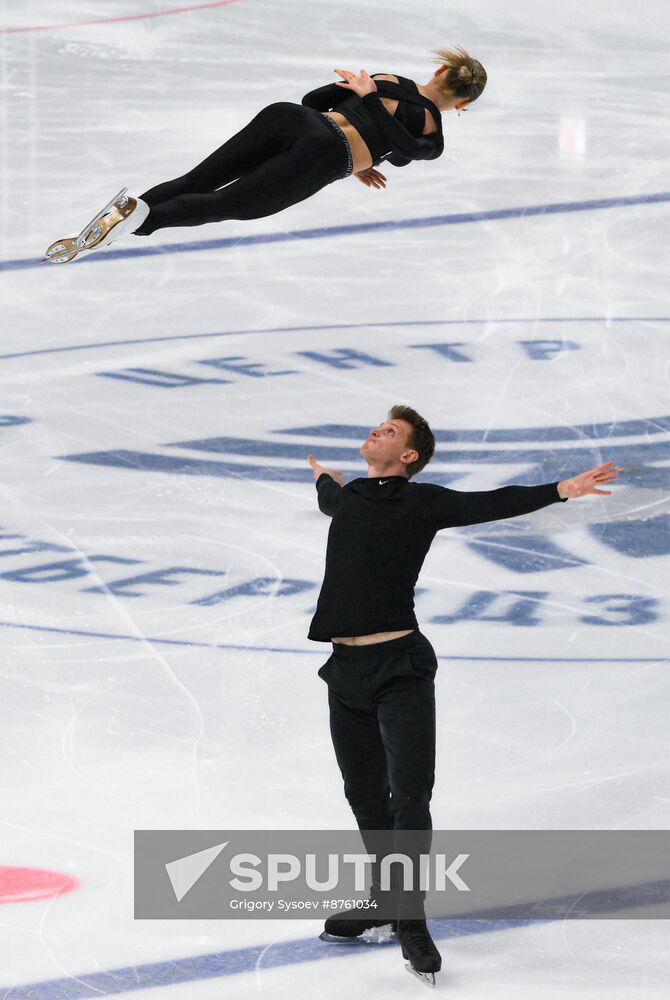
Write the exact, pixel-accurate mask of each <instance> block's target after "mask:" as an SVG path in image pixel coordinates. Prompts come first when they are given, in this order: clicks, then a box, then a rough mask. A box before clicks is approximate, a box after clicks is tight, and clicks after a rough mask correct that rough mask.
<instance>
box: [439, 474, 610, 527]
mask: <svg viewBox="0 0 670 1000" xmlns="http://www.w3.org/2000/svg"><path fill="white" fill-rule="evenodd" d="M618 472H619V469H617V468H615V467H614V464H613V463H612V462H605V464H604V465H599V466H597V468H595V469H589V471H588V472H582V473H580V474H579V475H578V476H573V477H572V478H571V479H563V480H561V481H560V482H558V483H546V484H544V485H542V486H503V487H501V488H500V489H498V490H484V491H483V492H478V493H465V492H462V491H459V490H450V489H447V488H443V489H440V492H439V493H438V494H437V496H436V497H435V499H433V500H432V501H431V502H429V503H428V505H427V507H426V510H425V517H426V520H428V521H429V522H430V523H431V525H432V526H433V527H435V528H436V530H438V531H439V529H440V528H452V527H458V526H462V525H465V524H481V523H483V522H485V521H499V520H503V519H504V518H507V517H519V516H520V515H522V514H530V513H532V512H533V511H535V510H540V509H541V508H542V507H547V506H548V505H549V504H552V503H556V502H558V501H560V500H573V499H576V498H577V497H583V496H588V495H589V494H591V493H593V494H597V495H599V496H609V495H610V494H611V492H612V491H611V490H603V489H600V488H599V487H601V486H603V485H604V484H605V483H610V482H613V481H614V480H615V479H616V478H617V473H618Z"/></svg>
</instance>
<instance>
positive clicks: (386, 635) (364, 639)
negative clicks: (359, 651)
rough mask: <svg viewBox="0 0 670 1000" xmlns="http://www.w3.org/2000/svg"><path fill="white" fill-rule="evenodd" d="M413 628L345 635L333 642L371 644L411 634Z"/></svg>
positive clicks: (348, 644)
mask: <svg viewBox="0 0 670 1000" xmlns="http://www.w3.org/2000/svg"><path fill="white" fill-rule="evenodd" d="M414 631H415V629H413V628H405V629H403V630H402V631H401V632H373V633H372V635H343V636H340V637H339V638H338V639H331V640H330V641H331V642H341V643H344V645H345V646H371V645H372V643H373V642H388V640H389V639H399V638H400V636H401V635H409V634H410V632H414Z"/></svg>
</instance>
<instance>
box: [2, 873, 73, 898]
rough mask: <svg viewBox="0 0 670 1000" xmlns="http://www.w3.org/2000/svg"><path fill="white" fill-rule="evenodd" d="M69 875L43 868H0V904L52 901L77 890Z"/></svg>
mask: <svg viewBox="0 0 670 1000" xmlns="http://www.w3.org/2000/svg"><path fill="white" fill-rule="evenodd" d="M78 886H79V883H78V882H77V880H76V878H73V877H72V876H71V875H63V873H62V872H51V871H48V870H47V869H45V868H2V867H0V903H28V902H32V901H33V900H36V899H53V898H54V897H55V896H62V895H64V893H66V892H72V890H73V889H76V888H78Z"/></svg>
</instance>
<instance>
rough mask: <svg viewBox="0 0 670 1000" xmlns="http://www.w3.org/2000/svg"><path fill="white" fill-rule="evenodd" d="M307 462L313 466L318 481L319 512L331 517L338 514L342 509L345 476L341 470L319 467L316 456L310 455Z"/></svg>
mask: <svg viewBox="0 0 670 1000" xmlns="http://www.w3.org/2000/svg"><path fill="white" fill-rule="evenodd" d="M307 461H308V462H309V464H310V465H311V466H312V472H313V473H314V479H315V480H316V491H317V493H318V495H319V510H320V511H321V512H322V513H323V514H328V515H329V516H330V517H332V516H333V514H337V512H338V510H339V509H340V504H341V502H342V497H341V496H340V490H341V489H342V487H343V486H344V476H343V475H342V473H341V472H340V471H339V469H326V468H325V466H323V465H319V463H318V462H317V460H316V459H315V458H314V455H312V454H309V455H308V456H307Z"/></svg>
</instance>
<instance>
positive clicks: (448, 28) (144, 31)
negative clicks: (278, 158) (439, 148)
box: [0, 0, 670, 1000]
mask: <svg viewBox="0 0 670 1000" xmlns="http://www.w3.org/2000/svg"><path fill="white" fill-rule="evenodd" d="M0 9H1V11H2V18H1V24H0V46H1V51H2V62H1V70H0V71H1V73H2V83H3V88H2V115H3V122H2V132H1V138H0V143H1V147H0V148H1V150H2V181H3V183H2V230H3V232H2V251H1V253H0V258H1V259H0V287H1V289H2V293H1V294H2V341H1V347H0V385H1V396H0V399H1V404H0V445H1V447H2V470H3V475H2V480H1V481H2V514H1V522H0V523H1V529H0V600H1V602H2V607H1V610H0V627H1V629H2V661H1V662H2V666H1V688H0V699H1V703H2V709H1V713H2V725H1V726H0V757H1V760H2V765H1V767H2V773H1V775H0V787H1V788H2V811H1V813H0V823H1V827H0V829H1V835H2V839H1V845H2V847H1V851H0V866H4V867H5V868H19V869H20V868H26V869H48V870H50V871H55V872H58V873H61V874H64V875H67V876H70V877H72V878H74V879H75V880H76V883H77V887H76V888H75V889H74V891H71V892H69V893H67V894H65V895H60V896H58V897H56V898H49V899H42V900H40V899H33V900H30V899H27V898H25V897H21V896H20V894H19V895H15V896H14V897H12V895H11V892H8V890H7V881H6V880H5V883H4V885H5V896H4V899H3V900H2V902H3V905H2V906H0V939H1V944H0V956H1V957H0V997H2V998H3V1000H10V998H11V1000H19V998H21V1000H23V998H25V1000H27V998H39V1000H70V998H75V997H93V996H96V997H98V996H107V995H117V994H118V995H122V994H124V993H129V994H130V993H133V994H134V996H135V997H136V998H137V1000H140V998H142V1000H143V998H145V997H146V998H147V1000H150V998H153V997H161V1000H162V998H165V1000H187V998H188V1000H214V998H216V1000H218V998H220V997H235V998H236V1000H244V998H263V1000H280V998H292V1000H295V998H297V997H300V998H303V997H320V998H333V1000H335V998H338V1000H340V998H342V997H347V998H350V997H351V998H358V997H366V996H369V995H371V994H372V993H374V992H376V993H378V995H380V996H384V997H392V998H397V997H406V996H413V995H415V994H416V995H417V996H418V995H419V994H420V993H421V991H422V989H423V987H422V986H421V984H420V983H418V982H417V981H416V980H413V979H411V978H410V977H409V976H407V975H406V974H405V972H404V971H403V962H402V959H401V957H400V952H399V949H398V947H397V945H389V946H379V947H370V948H369V949H365V948H359V949H354V950H353V951H352V950H351V949H344V950H339V951H337V950H335V949H333V948H332V947H331V949H330V950H329V949H328V946H326V945H323V944H322V943H321V942H319V941H318V938H317V935H318V932H319V930H320V928H321V924H320V923H318V922H315V921H303V920H296V921H290V922H289V921H255V920H246V921H242V920H239V921H214V922H212V921H201V922H198V921H164V922H160V921H142V922H140V921H137V922H136V921H134V920H133V917H132V843H133V830H134V829H152V828H155V829H161V828H166V829H172V828H174V829H180V828H194V829H197V828H207V829H208V828H212V829H233V830H234V829H245V828H250V829H251V828H267V829H273V828H279V827H283V828H288V829H291V828H301V827H304V828H308V829H309V828H312V829H319V828H343V829H344V828H350V827H351V825H352V822H353V818H352V817H351V815H350V812H349V807H348V805H347V803H346V800H345V798H344V795H343V791H342V783H341V778H340V774H339V771H338V770H337V765H336V762H335V759H334V754H333V751H332V747H331V743H330V736H329V731H328V715H327V703H326V688H325V685H324V684H323V683H322V682H321V680H320V679H319V678H318V677H317V669H318V667H319V666H320V665H321V664H322V663H323V662H324V661H325V659H326V658H327V656H328V653H329V647H328V645H327V644H319V643H312V642H309V641H308V640H307V638H306V634H307V627H308V624H309V620H310V617H311V613H312V609H313V608H314V605H315V603H316V597H317V594H318V587H319V586H320V582H321V577H322V571H323V563H324V552H325V544H326V537H327V531H328V524H329V521H328V519H327V518H326V517H324V516H323V515H322V514H321V513H320V512H319V510H318V507H317V503H316V492H315V489H314V484H313V478H312V473H311V470H310V468H309V466H308V464H307V461H306V455H307V453H308V452H310V451H312V452H314V454H315V455H316V457H317V459H318V460H319V461H320V462H322V463H324V464H326V465H331V466H333V465H334V466H335V467H336V468H340V469H342V470H343V471H344V472H345V476H346V478H347V479H350V478H355V477H356V476H361V475H365V474H366V469H365V465H364V463H363V462H362V460H361V458H360V456H359V454H358V447H359V446H360V444H361V443H362V441H363V440H364V439H365V437H366V436H367V433H368V432H369V429H370V428H371V427H373V426H374V425H376V424H378V423H379V422H380V421H382V420H384V419H385V418H386V414H387V411H388V409H389V408H390V407H391V406H392V405H393V404H394V403H399V402H402V403H409V404H410V405H413V406H415V407H416V408H417V409H418V410H419V411H420V412H421V413H422V414H423V415H424V416H425V417H426V418H427V419H428V420H429V422H430V424H431V426H432V427H433V429H434V431H435V433H436V436H437V438H438V450H437V453H436V456H435V459H434V460H433V462H431V464H430V465H429V466H428V467H427V468H426V469H425V470H424V471H423V472H422V473H421V474H420V476H419V477H418V479H419V481H421V480H423V481H427V482H437V483H441V484H443V485H449V486H452V487H453V488H454V489H459V490H478V489H493V488H496V487H498V486H501V485H504V484H507V483H521V484H529V483H536V482H538V483H539V482H552V481H555V480H558V479H561V478H565V477H567V476H570V475H573V474H576V473H578V472H581V471H583V470H585V469H588V468H591V467H592V466H594V465H596V464H599V463H601V462H604V461H608V460H613V461H615V462H616V463H617V464H618V465H620V466H621V468H622V474H621V479H620V482H619V483H618V484H617V485H616V486H615V488H614V492H613V495H612V496H611V497H601V498H599V497H589V498H586V499H583V500H579V501H570V502H568V503H567V504H561V505H555V506H552V507H549V508H547V509H545V510H542V511H539V512H538V513H536V514H533V515H530V516H528V517H524V518H520V519H516V520H512V521H506V522H497V523H494V524H488V525H482V526H475V527H471V528H467V529H454V530H450V531H443V532H441V533H440V534H439V535H438V536H437V538H436V539H435V542H434V544H433V548H432V550H431V552H430V554H429V556H428V559H427V560H426V563H425V565H424V570H423V573H422V576H421V579H420V586H419V590H418V592H417V602H416V606H417V614H418V617H419V620H420V622H421V625H422V628H423V631H424V632H425V633H426V634H427V635H428V637H429V638H430V639H431V641H432V642H433V644H434V646H435V648H436V651H437V653H438V655H439V659H440V666H439V670H438V676H437V698H438V748H437V750H438V765H437V781H436V787H435V793H434V797H433V803H432V812H433V822H434V825H435V827H436V828H450V827H455V828H463V829H513V828H522V829H571V828H581V829H589V828H593V829H665V828H667V827H668V826H670V783H669V780H668V779H669V771H670V768H669V753H668V708H669V700H670V699H669V695H670V681H669V679H668V671H669V669H670V667H669V663H668V619H669V616H670V607H669V604H668V601H669V597H668V590H667V579H668V563H669V561H670V559H669V556H670V510H669V509H668V494H669V489H668V487H669V479H668V475H669V473H668V468H669V462H668V460H669V458H670V453H669V448H668V443H669V439H670V397H669V393H668V355H669V352H668V337H669V333H670V304H669V303H668V302H667V274H668V242H667V240H668V200H669V199H670V194H669V193H668V192H669V191H670V184H669V183H668V178H667V161H668V153H669V152H670V149H669V147H670V129H669V128H668V113H667V107H668V96H669V95H668V89H669V87H668V62H667V41H668V37H669V33H670V11H669V10H668V6H667V4H666V3H664V2H663V0H657V2H654V0H641V2H640V3H637V4H635V5H630V4H619V3H616V4H613V3H610V2H605V0H591V2H587V3H584V2H579V3H577V2H574V0H563V2H562V3H560V4H556V3H553V2H548V0H533V2H530V0H516V2H515V3H513V4H508V3H503V2H502V0H479V2H477V3H474V4H473V3H465V2H462V0H454V2H453V3H451V4H449V5H448V7H447V6H445V5H443V4H439V3H437V2H429V0H412V3H411V5H410V4H408V3H406V2H404V0H403V2H401V0H386V2H385V3H383V4H382V3H380V2H376V0H370V2H368V3H365V4H363V3H353V2H351V0H340V2H338V3H334V4H330V3H329V4H326V3H325V2H322V0H312V2H309V0H284V2H282V3H270V2H269V0H235V2H232V0H231V2H229V3H220V4H205V5H199V7H198V8H193V7H188V8H187V7H185V6H181V5H180V4H179V3H173V4H172V5H171V6H170V5H169V3H168V2H167V0H141V2H140V0H137V2H136V3H132V2H130V0H114V2H112V0H110V2H107V3H105V2H102V0H91V2H79V0H77V2H75V0H61V3H59V4H52V3H47V2H46V0H42V2H33V3H29V2H23V0H17V2H9V0H6V2H4V3H2V4H0ZM176 11H178V12H176ZM448 44H462V45H464V46H466V47H467V48H468V50H469V51H470V52H471V54H472V55H474V56H476V57H477V58H479V59H480V60H481V61H482V62H483V64H484V65H485V67H486V69H487V71H488V74H489V83H488V87H487V90H486V92H485V94H484V95H483V97H482V98H481V100H480V101H479V102H477V103H476V104H475V105H474V106H473V108H472V109H471V110H470V111H469V113H468V114H466V115H462V116H461V117H457V116H456V114H454V113H445V115H444V118H443V122H444V129H445V154H444V156H443V157H442V158H441V159H439V160H437V161H434V162H421V163H413V164H411V165H410V166H409V167H406V168H404V169H402V170H398V169H395V168H393V167H391V166H388V167H387V168H385V169H384V167H382V169H383V170H384V172H385V173H386V175H387V177H388V187H387V189H386V190H385V191H379V190H373V189H368V188H366V187H364V186H363V185H362V184H360V183H358V181H357V180H356V179H355V178H353V177H352V178H349V179H347V180H344V181H338V182H335V183H333V184H332V185H330V186H329V187H327V188H326V189H324V190H323V191H321V192H319V194H317V195H316V196H315V197H313V198H312V199H310V200H309V201H305V202H303V203H301V204H298V205H296V206H293V207H292V208H290V209H288V210H286V211H285V212H283V213H281V214H280V215H277V216H274V217H271V218H266V219H260V220H256V221H252V222H239V221H238V222H229V223H222V224H218V225H208V226H204V227H200V228H197V229H174V230H169V231H168V230H164V231H161V232H158V233H156V234H154V236H152V237H150V238H149V239H145V240H141V241H140V240H139V239H137V238H135V237H132V236H130V237H126V238H125V239H124V240H123V241H120V242H119V243H118V244H115V245H114V246H113V247H112V248H111V250H110V251H108V252H106V253H100V254H98V255H97V256H96V255H92V256H91V257H90V258H89V259H88V260H86V261H80V262H74V263H72V264H70V265H65V266H54V265H37V264H36V261H37V258H38V257H39V256H40V255H41V254H42V253H43V252H44V250H45V249H46V247H47V246H48V245H49V243H51V242H52V241H53V240H55V239H57V238H59V237H61V236H65V235H70V234H73V233H75V232H76V231H78V229H79V228H80V226H82V225H83V224H84V223H85V222H86V221H87V220H88V219H89V218H90V217H91V215H93V213H94V212H95V211H96V210H97V209H98V208H100V207H101V206H102V205H103V204H104V203H105V202H106V201H107V200H108V198H110V197H112V195H113V194H114V193H115V192H116V191H117V190H118V189H119V188H121V187H122V186H128V188H129V190H130V193H131V194H139V193H140V192H141V191H143V190H145V189H146V188H148V187H149V186H151V185H153V184H156V183H158V182H159V181H162V180H165V179H168V178H171V177H174V176H177V175H179V174H182V173H184V172H185V171H186V170H187V169H190V167H192V166H193V165H195V164H196V163H197V162H199V161H200V160H202V159H203V158H204V157H205V156H206V155H207V154H208V153H209V152H211V151H212V150H213V149H214V148H216V147H217V146H219V145H220V144H221V143H222V142H223V141H224V140H225V139H226V138H227V137H229V136H230V135H232V134H234V132H236V131H238V130H239V129H240V128H242V127H243V125H245V124H246V123H247V122H248V121H249V120H250V119H251V118H252V117H253V115H255V114H256V113H257V111H259V110H260V109H261V108H262V107H264V106H265V105H267V104H270V103H272V102H274V101H278V100H287V101H296V102H299V101H300V99H301V97H302V95H303V94H304V93H306V92H307V91H308V90H311V89H313V88H315V87H317V86H320V85H322V84H325V83H329V82H332V81H333V80H334V79H335V75H334V73H333V69H334V67H335V66H344V67H345V68H348V69H352V70H354V71H356V72H358V70H359V69H360V68H361V67H364V68H366V69H367V70H368V71H369V72H370V73H384V72H386V73H399V74H401V75H404V76H408V77H411V78H412V79H414V80H416V81H418V82H427V80H428V79H429V77H430V75H431V73H432V71H433V68H434V64H433V63H431V62H430V50H431V49H432V48H435V47H437V46H444V45H448ZM2 884H3V883H2V881H1V880H0V886H1V885H2ZM434 931H435V936H436V940H437V944H438V946H439V947H440V949H441V951H442V954H443V962H444V964H443V971H442V972H441V973H440V975H439V977H438V987H437V992H442V993H444V994H445V995H447V994H448V995H449V996H450V997H452V998H453V1000H466V998H467V1000H489V998H491V1000H493V998H495V1000H501V998H510V1000H512V998H514V1000H531V998H532V1000H536V998H542V1000H559V998H560V1000H564V998H565V1000H567V998H569V1000H604V998H608V1000H609V998H621V1000H624V998H625V1000H647V998H649V1000H651V998H659V1000H660V998H661V997H666V996H667V995H668V991H669V990H670V946H669V944H668V924H667V923H666V922H664V921H661V920H658V921H649V920H646V921H635V920H633V919H624V920H610V921H604V920H603V921H600V920H599V921H567V922H561V921H554V922H549V923H540V922H536V923H531V924H522V925H514V924H508V923H505V922H502V921H501V922H498V923H491V924H489V925H486V926H482V925H478V924H474V923H461V924H458V923H457V922H451V923H449V922H444V924H442V925H441V926H439V927H438V926H435V927H434ZM325 959H327V960H325ZM331 959H332V960H331Z"/></svg>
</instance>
